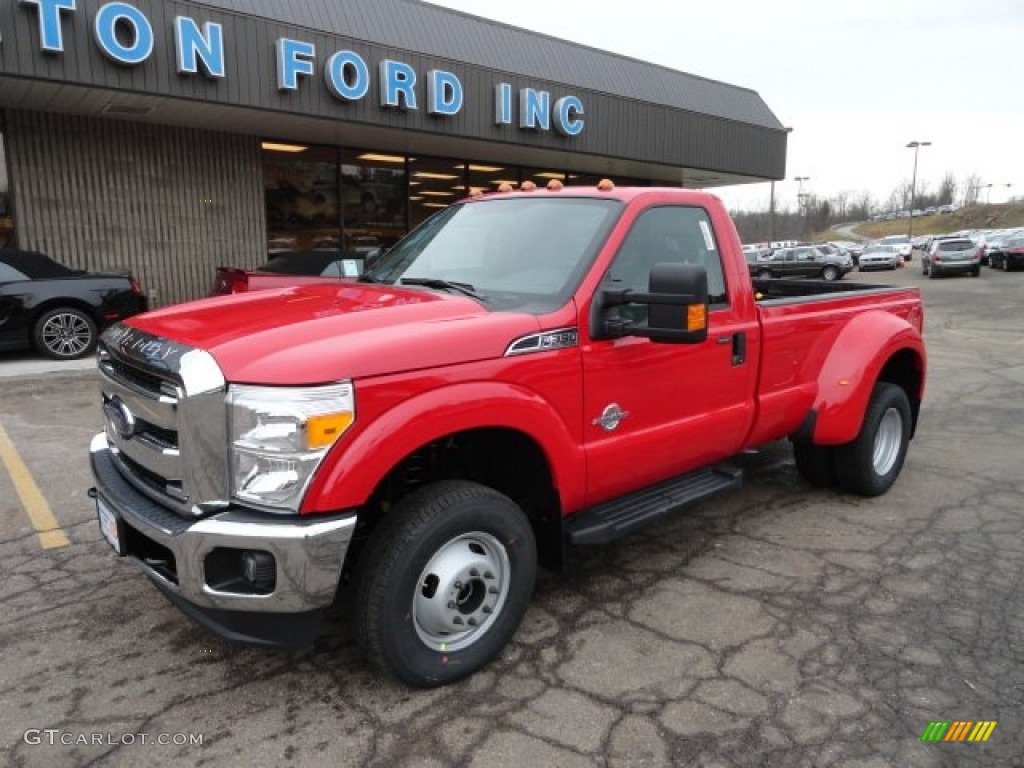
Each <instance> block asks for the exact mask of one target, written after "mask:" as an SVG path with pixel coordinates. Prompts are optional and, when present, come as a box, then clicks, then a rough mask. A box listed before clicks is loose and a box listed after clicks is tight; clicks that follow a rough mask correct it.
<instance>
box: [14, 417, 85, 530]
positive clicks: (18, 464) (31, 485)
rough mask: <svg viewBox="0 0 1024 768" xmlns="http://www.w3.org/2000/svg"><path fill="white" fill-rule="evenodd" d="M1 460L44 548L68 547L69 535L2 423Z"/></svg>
mask: <svg viewBox="0 0 1024 768" xmlns="http://www.w3.org/2000/svg"><path fill="white" fill-rule="evenodd" d="M0 461H3V463H4V466H6V467H7V473H8V474H9V475H10V476H11V480H12V481H13V482H14V490H16V491H17V492H18V496H19V497H20V498H21V505H22V506H23V507H24V508H25V511H26V512H27V513H28V519H29V520H31V521H32V527H33V528H35V529H36V533H37V534H38V535H39V544H40V545H41V546H42V548H43V549H56V548H57V547H66V546H67V545H68V544H70V542H69V541H68V537H67V535H66V534H65V533H64V531H62V530H61V527H60V524H59V523H58V522H57V518H55V517H54V516H53V512H51V511H50V505H49V504H47V503H46V499H44V498H43V493H42V491H40V490H39V486H38V485H36V481H35V478H33V477H32V473H31V472H29V471H28V467H26V466H25V462H24V461H22V460H21V456H19V455H18V451H17V449H16V448H15V447H14V443H12V442H11V438H9V437H8V436H7V432H6V431H4V427H3V424H0Z"/></svg>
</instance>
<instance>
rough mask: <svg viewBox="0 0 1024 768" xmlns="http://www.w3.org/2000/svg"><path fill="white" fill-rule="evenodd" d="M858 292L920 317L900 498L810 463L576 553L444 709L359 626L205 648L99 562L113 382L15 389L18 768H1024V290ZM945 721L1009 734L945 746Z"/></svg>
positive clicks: (8, 674) (5, 590)
mask: <svg viewBox="0 0 1024 768" xmlns="http://www.w3.org/2000/svg"><path fill="white" fill-rule="evenodd" d="M847 279H848V280H849V279H854V280H864V281H866V282H867V281H870V282H874V283H898V284H916V285H920V287H921V289H922V293H923V296H924V299H925V307H926V337H927V342H928V347H929V354H930V372H929V376H930V378H929V385H928V392H927V396H926V399H925V404H924V407H923V409H922V417H921V424H920V428H919V431H918V435H917V438H916V439H915V441H914V442H913V444H912V445H911V449H910V453H909V456H908V460H907V464H906V466H905V468H904V471H903V474H902V476H901V478H900V479H899V481H898V482H897V484H896V486H895V487H894V488H893V490H892V491H890V493H889V494H887V495H886V496H883V497H880V498H877V499H860V498H850V497H846V496H842V495H839V494H838V493H835V492H828V491H819V490H814V489H811V488H810V487H809V486H807V485H805V484H803V483H802V482H801V481H800V480H799V479H798V477H797V474H796V470H795V468H794V466H793V462H792V459H791V454H790V451H789V448H788V445H786V444H775V445H771V446H768V447H766V448H764V449H762V450H761V451H759V452H757V453H756V454H748V455H744V456H742V457H739V458H738V460H737V463H739V464H740V465H742V467H743V468H744V470H745V472H746V478H747V482H746V487H745V488H744V489H743V490H741V491H739V492H737V493H734V494H732V495H729V496H724V497H720V498H717V499H715V500H712V501H709V502H706V503H703V504H700V505H698V506H695V507H692V508H689V509H687V510H683V511H681V512H680V513H678V514H676V515H674V516H673V517H671V518H670V519H668V520H666V521H665V522H663V523H661V524H660V525H658V526H656V527H653V528H649V529H647V530H646V531H644V532H642V533H639V534H637V535H634V536H632V537H629V538H627V539H625V540H622V541H620V542H618V543H616V544H614V545H610V546H607V547H603V548H600V549H593V550H580V551H577V552H574V553H573V554H572V559H571V564H570V567H569V569H568V571H567V573H565V574H563V575H561V576H553V575H547V574H545V575H543V576H542V578H541V579H540V581H539V584H538V588H537V592H536V595H535V597H534V600H533V605H532V607H531V609H530V611H529V613H528V614H527V617H526V620H525V621H524V623H523V625H522V627H521V628H520V630H519V633H518V635H517V637H516V639H515V641H514V642H513V643H512V644H511V645H510V646H509V647H508V648H506V650H505V651H504V653H503V654H502V656H501V657H500V659H499V660H498V661H497V662H496V663H494V664H493V665H491V666H490V667H489V668H488V669H487V670H485V671H484V672H482V673H481V674H478V675H476V676H475V677H473V678H472V679H470V680H468V681H465V682H463V683H460V684H456V685H454V686H451V687H448V688H445V689H441V690H435V691H426V692H423V691H414V690H410V689H407V688H405V687H403V686H401V685H399V684H397V683H395V682H394V681H392V680H391V679H389V678H387V677H385V676H383V675H382V674H379V673H378V672H377V671H376V670H375V669H373V668H371V667H370V666H369V665H368V664H367V662H366V661H365V660H364V659H363V658H362V657H361V655H360V653H359V651H358V650H357V649H356V648H355V646H354V644H353V642H352V640H351V637H350V635H349V633H348V631H347V628H346V626H345V621H344V616H343V615H342V616H339V617H338V619H337V620H336V622H335V624H334V625H333V626H332V628H331V632H330V634H329V635H328V636H326V637H325V638H324V639H323V640H321V641H320V642H319V643H318V644H317V645H316V646H315V647H314V648H313V649H312V650H310V651H306V652H302V653H289V652H278V651H265V650H250V649H238V648H234V647H231V646H228V645H225V644H224V643H222V642H220V641H218V640H216V639H214V638H212V637H211V636H209V635H207V634H206V633H205V632H204V631H203V630H201V629H199V628H198V627H197V626H196V625H194V624H192V623H191V622H190V621H189V620H188V619H186V618H185V617H184V616H183V615H182V614H180V613H179V612H178V611H177V610H176V609H175V608H173V607H172V606H171V605H170V604H169V603H167V602H166V601H165V600H164V598H163V597H161V596H160V595H159V594H158V593H157V592H156V590H155V589H154V588H152V587H151V586H150V584H149V582H148V580H147V579H146V578H145V577H144V576H143V575H142V574H141V573H140V572H139V571H137V570H136V569H135V568H133V567H131V566H130V565H129V564H128V563H124V562H116V561H115V558H114V556H113V555H112V554H111V553H110V551H109V548H108V547H107V545H106V544H105V543H104V542H103V541H102V539H101V538H100V534H99V531H98V529H97V526H96V522H95V510H94V507H93V505H92V502H91V501H90V500H89V498H88V497H87V495H86V491H87V489H88V488H89V486H90V477H89V469H88V457H87V451H88V444H89V439H90V437H91V436H92V435H93V434H94V433H95V432H97V431H98V428H99V410H98V406H97V403H96V394H95V392H96V388H95V383H94V381H93V375H92V373H91V371H90V370H89V367H88V366H84V367H85V370H72V371H56V372H48V373H43V374H39V373H36V374H21V375H16V376H8V377H0V429H2V431H0V454H2V455H4V456H5V457H6V458H5V461H7V459H9V458H10V457H11V456H12V455H14V454H16V455H17V456H19V457H20V459H21V460H22V461H23V463H24V467H25V471H24V473H20V474H19V470H18V469H17V467H14V468H13V469H12V466H11V462H9V461H8V462H7V463H8V466H7V468H6V469H3V468H0V512H2V514H0V562H2V563H3V569H2V573H3V578H2V579H0V616H2V617H3V620H2V623H0V648H2V649H3V651H2V654H0V724H2V726H0V763H3V764H8V765H12V766H26V767H27V766H71V765H76V766H77V765H102V766H107V765H117V766H153V765H170V764H173V765H175V766H181V768H186V767H187V766H202V765H210V766H218V765H245V766H251V767H252V768H257V767H258V766H283V765H287V766H321V765H337V766H348V765H378V766H397V765H415V766H449V765H471V766H515V767H516V768H521V767H522V766H566V767H570V766H661V765H695V766H790V765H792V766H857V767H858V768H882V767H883V766H892V767H893V768H897V767H899V768H906V767H907V766H1024V735H1022V724H1024V643H1022V642H1021V639H1020V638H1021V637H1024V598H1022V596H1021V592H1022V588H1024V536H1022V534H1024V475H1022V472H1021V469H1020V467H1021V446H1022V445H1024V407H1022V403H1024V273H1016V274H1013V273H1011V274H1003V273H997V272H992V271H990V270H988V269H983V271H982V274H981V277H980V278H977V279H975V278H969V277H963V278H946V279H941V280H927V279H924V278H923V277H922V276H921V274H920V271H919V269H918V262H917V259H916V256H915V261H914V263H913V265H912V268H911V269H905V270H899V271H897V272H895V273H874V274H870V275H858V274H857V273H853V274H851V275H850V276H848V278H847ZM10 362H11V358H5V357H4V356H2V355H0V369H4V368H5V366H8V365H9V364H10ZM4 436H6V437H7V438H8V439H7V442H6V445H7V448H4V445H5V437H4ZM26 474H27V475H28V476H29V477H30V478H31V479H32V480H34V484H35V486H37V488H38V493H39V496H40V497H41V499H42V501H43V507H44V508H48V509H49V510H50V511H51V512H52V516H53V521H52V524H49V523H47V522H46V518H45V517H40V514H41V513H40V512H39V507H38V502H39V500H40V499H39V498H36V497H31V494H30V498H27V499H26V498H25V497H24V494H25V490H24V489H25V487H26V481H25V475H26ZM13 477H18V478H19V479H18V480H17V483H16V482H15V480H14V479H12V478H13ZM19 492H20V493H19ZM31 510H35V511H34V513H33V516H31V517H30V514H29V512H30V511H31ZM37 527H43V528H46V527H53V528H55V530H51V531H49V533H48V534H46V535H40V534H39V533H37V530H36V529H37ZM56 529H59V530H56ZM58 533H62V534H63V535H64V536H66V542H67V543H66V544H63V543H62V542H61V539H60V537H59V536H58V535H57V534H58ZM947 720H948V721H957V720H961V721H962V720H967V721H975V722H976V721H998V726H997V727H996V728H995V730H994V731H993V732H992V735H991V737H990V738H989V740H988V741H987V742H985V743H966V742H965V743H934V744H926V743H922V742H921V736H922V733H923V732H924V731H925V729H926V727H927V726H928V724H929V723H930V722H931V721H947ZM29 729H33V731H30V732H29V735H28V736H26V731H27V730H29ZM46 729H50V731H51V733H50V734H47V732H46ZM35 731H38V732H39V733H35ZM140 734H146V739H145V741H146V742H152V741H155V740H157V739H158V737H159V736H161V735H163V736H166V737H167V738H166V739H164V740H165V741H170V742H172V743H170V744H167V745H163V744H156V743H143V739H141V738H140ZM82 735H85V736H86V740H87V741H91V740H93V739H94V738H95V736H96V735H99V736H100V737H101V738H100V740H101V741H102V743H99V744H94V743H86V744H82V743H81V741H82V739H81V736H82ZM180 735H184V737H185V740H186V743H180V742H181V741H182V738H180ZM196 735H200V736H201V739H202V744H201V745H200V744H196V743H187V742H194V740H195V737H196ZM127 736H131V737H132V738H131V742H132V743H121V742H128V741H129V739H128V738H127ZM69 737H70V738H69ZM62 738H63V740H64V741H69V740H70V741H74V742H77V743H72V744H69V745H68V744H62V743H61V740H62ZM51 741H52V742H53V743H52V744H51V743H50V742H51ZM30 742H39V743H30ZM175 742H178V743H175Z"/></svg>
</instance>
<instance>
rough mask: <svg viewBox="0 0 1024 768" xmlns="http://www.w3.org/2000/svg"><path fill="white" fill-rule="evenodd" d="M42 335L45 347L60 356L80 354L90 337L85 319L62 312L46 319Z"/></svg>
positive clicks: (87, 344)
mask: <svg viewBox="0 0 1024 768" xmlns="http://www.w3.org/2000/svg"><path fill="white" fill-rule="evenodd" d="M42 335H43V344H45V345H46V348H47V349H49V350H50V351H52V352H53V353H54V354H57V355H60V356H61V357H71V356H73V355H78V354H81V353H82V352H84V351H85V349H86V347H88V346H89V342H90V340H91V337H92V333H91V331H90V330H89V324H88V323H87V322H86V321H85V319H83V318H82V317H79V316H78V315H73V314H71V313H64V312H62V313H61V314H59V315H54V316H53V317H51V318H50V319H49V320H47V321H46V324H45V325H44V326H43V334H42Z"/></svg>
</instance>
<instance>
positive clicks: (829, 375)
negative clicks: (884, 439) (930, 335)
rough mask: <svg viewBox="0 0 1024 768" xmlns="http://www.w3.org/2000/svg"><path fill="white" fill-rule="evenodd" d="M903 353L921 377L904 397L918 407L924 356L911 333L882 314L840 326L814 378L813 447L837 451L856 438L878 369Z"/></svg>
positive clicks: (894, 317) (905, 325)
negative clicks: (833, 447)
mask: <svg viewBox="0 0 1024 768" xmlns="http://www.w3.org/2000/svg"><path fill="white" fill-rule="evenodd" d="M905 349H909V350H910V351H911V352H912V353H913V354H914V356H915V359H916V363H917V369H918V370H919V371H920V372H921V380H920V385H919V387H918V390H917V391H916V392H908V393H907V396H908V397H909V398H910V400H911V401H912V402H913V401H915V400H916V401H918V402H920V399H921V397H922V395H923V394H924V392H923V389H924V361H925V350H924V343H923V342H922V340H921V336H920V334H919V333H918V332H917V330H916V329H915V328H914V327H913V326H912V325H911V324H910V323H909V322H907V321H906V320H904V319H903V318H901V317H899V316H897V315H894V314H892V313H889V312H883V311H870V312H865V313H864V314H861V315H857V316H856V317H854V318H853V319H852V320H850V322H848V323H847V324H846V326H845V327H844V328H843V329H842V330H841V331H840V332H839V335H838V336H837V337H836V339H835V341H834V342H833V343H832V347H831V349H830V350H829V352H828V355H827V356H826V358H825V363H824V365H822V367H821V372H820V373H819V375H818V390H817V396H816V398H815V401H814V407H813V411H812V413H814V414H816V418H815V421H814V431H813V438H812V441H813V442H814V443H816V444H819V445H842V444H844V443H848V442H850V441H851V440H853V439H854V438H856V437H857V434H858V433H859V432H860V428H861V424H862V423H863V421H864V412H865V411H866V410H867V406H868V400H869V399H870V398H871V392H872V391H873V390H874V387H875V383H876V382H877V381H878V378H879V376H880V374H881V373H882V370H883V368H885V365H886V363H888V362H889V360H890V359H891V358H892V357H893V355H895V354H897V353H898V352H900V351H902V350H905ZM915 412H916V410H915Z"/></svg>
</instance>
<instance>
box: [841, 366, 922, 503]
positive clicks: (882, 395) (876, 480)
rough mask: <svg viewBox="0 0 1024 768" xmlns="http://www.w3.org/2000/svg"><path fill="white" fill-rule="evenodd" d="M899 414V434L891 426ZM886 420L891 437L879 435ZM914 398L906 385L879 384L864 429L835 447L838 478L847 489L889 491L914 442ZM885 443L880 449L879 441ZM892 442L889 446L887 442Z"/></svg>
mask: <svg viewBox="0 0 1024 768" xmlns="http://www.w3.org/2000/svg"><path fill="white" fill-rule="evenodd" d="M896 417H898V430H899V434H898V438H896V437H895V433H892V432H890V431H889V430H890V429H896V424H895V422H894V421H893V420H894V419H896ZM883 421H884V423H885V431H886V433H887V434H889V435H890V438H891V439H889V440H886V439H885V438H884V437H880V436H879V432H880V429H882V427H883ZM911 424H912V421H911V414H910V401H909V400H908V399H907V393H906V392H905V391H904V390H903V388H902V387H899V386H897V385H895V384H890V383H888V382H884V381H883V382H879V383H877V384H875V388H874V391H873V392H872V393H871V399H870V400H869V401H868V407H867V410H866V411H865V412H864V422H863V423H862V424H861V428H860V433H859V434H858V435H857V437H856V439H854V440H853V442H850V443H847V444H846V445H840V446H838V447H837V448H836V449H835V469H836V480H837V481H838V482H839V487H840V488H842V489H843V490H844V491H846V492H847V493H855V494H857V495H858V496H881V495H882V494H883V493H885V492H886V491H888V490H889V489H890V488H891V487H892V484H893V483H894V482H896V478H897V477H898V476H899V474H900V470H901V469H903V462H904V460H905V459H906V457H907V446H908V445H909V444H910V430H911ZM879 440H881V441H882V443H883V447H882V448H881V449H879V446H878V442H879ZM886 443H888V445H887V446H886V445H885V444H886Z"/></svg>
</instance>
